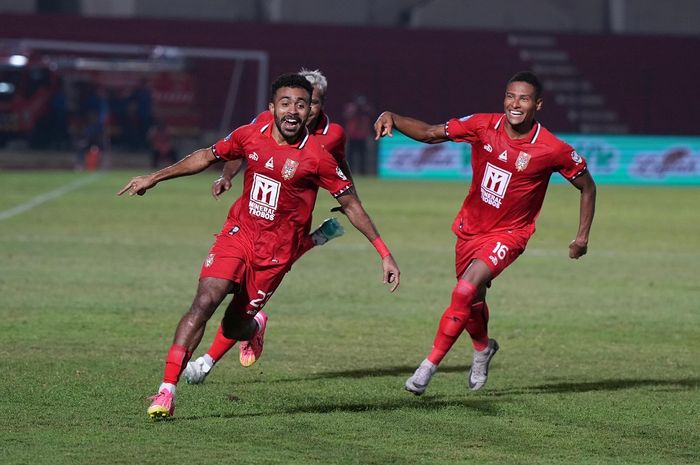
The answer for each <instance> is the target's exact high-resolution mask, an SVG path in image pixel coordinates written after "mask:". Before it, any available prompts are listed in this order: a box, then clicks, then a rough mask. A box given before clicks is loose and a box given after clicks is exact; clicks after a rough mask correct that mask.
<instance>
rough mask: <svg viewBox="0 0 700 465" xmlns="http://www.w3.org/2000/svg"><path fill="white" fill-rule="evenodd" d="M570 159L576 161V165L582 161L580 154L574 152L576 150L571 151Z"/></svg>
mask: <svg viewBox="0 0 700 465" xmlns="http://www.w3.org/2000/svg"><path fill="white" fill-rule="evenodd" d="M571 159H572V160H573V161H574V163H576V164H577V165H578V164H579V163H581V162H582V161H583V158H581V155H579V154H578V153H576V150H574V151H573V152H571Z"/></svg>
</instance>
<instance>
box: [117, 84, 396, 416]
mask: <svg viewBox="0 0 700 465" xmlns="http://www.w3.org/2000/svg"><path fill="white" fill-rule="evenodd" d="M312 92H313V87H312V86H311V84H310V83H309V81H307V80H306V78H305V77H303V76H300V75H298V74H286V75H283V76H280V77H279V78H278V79H277V80H275V81H274V82H273V83H272V86H271V89H270V99H271V100H270V103H269V105H268V107H269V110H270V112H272V114H273V115H274V118H273V121H271V122H260V123H253V124H249V125H245V126H241V127H239V128H238V129H236V130H235V131H233V132H232V133H231V134H229V135H228V136H227V137H226V138H224V139H221V140H219V141H218V142H217V143H215V144H214V145H213V146H211V147H208V148H205V149H200V150H197V151H195V152H193V153H191V154H190V155H188V156H187V157H185V158H184V159H183V160H181V161H179V162H177V163H175V164H174V165H171V166H169V167H167V168H164V169H162V170H160V171H157V172H155V173H152V174H150V175H146V176H139V177H136V178H133V179H132V180H131V181H129V182H128V183H127V184H126V185H125V186H124V187H123V188H122V189H121V191H119V195H121V194H124V193H126V192H128V193H129V194H130V195H132V196H133V195H135V194H139V195H142V194H144V193H145V192H146V190H148V189H150V188H152V187H154V186H155V185H156V184H157V183H158V182H160V181H164V180H166V179H171V178H176V177H179V176H186V175H191V174H195V173H199V172H200V171H202V170H204V169H206V168H207V167H209V166H210V165H212V164H213V163H215V162H216V161H217V160H219V159H221V160H235V159H239V158H246V159H247V168H246V171H245V174H244V181H243V194H242V195H241V196H240V197H239V198H238V200H236V202H235V203H234V204H233V205H232V206H231V209H230V210H229V213H228V217H227V219H226V222H225V223H224V226H223V228H222V230H221V232H220V233H219V234H218V235H217V237H216V241H215V242H214V245H213V246H212V248H211V250H210V251H209V254H208V255H207V257H206V259H205V261H204V264H203V265H202V268H201V271H200V275H199V286H198V288H197V294H196V296H195V298H194V302H193V303H192V305H191V306H190V309H189V310H188V311H187V312H185V314H184V315H183V316H182V318H181V319H180V322H179V324H178V326H177V329H176V331H175V338H174V340H173V344H172V346H171V347H170V350H169V351H168V355H167V358H166V361H165V371H164V375H163V382H162V383H161V385H160V387H159V389H158V393H157V394H156V395H155V396H153V398H152V400H153V401H152V403H151V405H150V407H149V408H148V410H147V413H148V415H149V416H150V417H152V418H160V417H169V416H172V415H173V411H174V409H175V386H176V385H177V383H178V381H179V379H180V375H181V374H182V371H183V369H184V368H185V366H186V365H187V362H188V360H189V359H190V357H191V356H192V352H193V351H194V350H195V349H196V348H197V345H199V342H200V341H201V339H202V335H203V334H204V330H205V326H206V323H207V321H208V320H209V319H210V318H211V316H212V315H213V314H214V311H215V310H216V309H217V307H218V306H219V304H220V303H221V302H222V301H223V300H224V298H225V297H226V296H227V294H233V299H232V300H231V302H230V304H229V305H228V307H227V308H226V312H225V314H224V316H223V319H222V321H221V330H222V332H223V335H224V336H225V337H227V338H229V339H236V340H239V341H249V344H251V345H252V346H253V351H255V352H256V353H257V355H258V356H259V354H260V352H261V351H262V346H263V335H264V333H265V325H266V322H267V317H266V316H265V314H264V313H263V312H262V309H263V307H264V306H265V304H266V303H267V301H268V300H269V299H270V297H271V296H272V294H273V293H274V292H275V290H276V289H277V287H278V286H279V285H280V283H281V282H282V279H283V278H284V276H285V274H286V273H287V271H289V269H290V268H291V266H292V264H293V263H294V260H295V258H297V257H299V250H298V249H299V248H300V247H301V246H302V244H303V242H304V239H305V238H306V237H307V236H308V234H309V230H310V228H311V214H312V212H313V209H314V205H315V203H316V195H317V193H318V188H319V187H322V188H324V189H325V190H327V191H329V192H330V193H331V195H333V196H334V197H335V198H336V200H337V201H338V203H339V204H340V206H341V207H342V208H343V211H344V212H345V214H346V216H347V218H348V220H349V221H350V223H352V225H353V226H354V227H355V228H357V229H358V230H359V231H360V232H361V233H362V234H364V235H365V236H366V237H367V239H368V240H369V241H370V242H372V244H373V245H374V247H375V248H376V249H377V252H379V255H380V256H381V264H382V275H383V280H384V283H389V284H390V285H391V288H390V289H391V291H394V290H395V289H396V288H397V287H398V285H399V268H398V266H397V264H396V262H395V261H394V258H393V257H392V255H391V253H390V252H389V249H388V248H387V246H386V244H384V242H383V241H382V239H381V238H380V237H379V233H378V232H377V229H376V228H375V226H374V224H373V223H372V220H371V219H370V217H369V215H368V214H367V212H366V211H365V210H364V208H363V207H362V204H361V203H360V202H359V200H358V199H357V197H356V196H355V194H354V191H353V189H352V183H351V182H350V180H348V178H347V177H346V176H345V175H344V174H343V172H342V171H341V170H340V168H339V167H338V164H337V162H336V161H335V159H334V158H333V157H332V156H331V155H330V154H329V153H328V152H326V151H325V149H324V148H323V147H322V146H321V144H320V143H319V142H318V141H317V140H316V139H314V138H313V137H310V136H309V131H308V130H307V128H306V123H307V119H308V117H309V109H310V105H311V94H312Z"/></svg>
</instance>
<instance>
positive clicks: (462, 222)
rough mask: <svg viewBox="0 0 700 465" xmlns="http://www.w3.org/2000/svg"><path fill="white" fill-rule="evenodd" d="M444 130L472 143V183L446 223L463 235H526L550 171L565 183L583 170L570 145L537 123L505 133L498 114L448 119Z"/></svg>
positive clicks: (583, 163) (531, 229)
mask: <svg viewBox="0 0 700 465" xmlns="http://www.w3.org/2000/svg"><path fill="white" fill-rule="evenodd" d="M445 132H446V133H447V136H448V137H449V138H450V139H451V140H453V141H455V142H468V143H470V144H471V146H472V171H473V177H472V182H471V186H470V188H469V193H468V194H467V197H466V198H465V199H464V202H463V203H462V208H461V209H460V211H459V213H458V214H457V218H456V219H455V222H454V224H453V227H452V230H453V231H454V233H455V234H457V235H458V236H460V237H463V238H466V237H468V236H470V235H473V234H484V233H493V232H500V231H509V230H522V231H524V232H526V233H527V234H528V235H532V234H533V233H534V232H535V220H536V219H537V215H538V214H539V212H540V209H541V208H542V202H543V201H544V197H545V194H546V192H547V185H548V184H549V178H550V176H551V175H552V173H554V172H559V173H560V174H561V175H562V176H564V178H566V179H568V180H569V181H571V180H573V179H575V178H576V177H578V176H579V175H581V174H582V173H584V172H585V171H586V161H585V160H584V159H583V158H582V157H581V156H579V155H578V154H577V153H576V151H575V150H574V149H573V147H571V146H570V145H569V144H566V143H564V142H562V141H561V140H559V139H557V138H556V137H555V136H554V135H553V134H552V133H551V132H549V131H548V130H547V129H545V128H544V127H542V125H541V124H540V123H537V122H536V123H535V124H534V127H533V128H532V131H530V134H528V135H527V136H526V137H523V138H521V139H511V138H510V136H508V134H507V133H506V130H505V114H502V113H501V114H497V113H494V114H474V115H471V116H466V117H464V118H460V119H456V118H455V119H451V120H449V121H448V122H447V123H445Z"/></svg>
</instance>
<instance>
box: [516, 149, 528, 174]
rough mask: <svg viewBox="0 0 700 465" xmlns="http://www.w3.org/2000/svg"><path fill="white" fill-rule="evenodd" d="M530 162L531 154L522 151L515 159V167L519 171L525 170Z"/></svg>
mask: <svg viewBox="0 0 700 465" xmlns="http://www.w3.org/2000/svg"><path fill="white" fill-rule="evenodd" d="M528 163H530V154H529V153H525V152H520V153H519V154H518V158H517V160H515V169H516V170H518V171H525V168H527V164H528Z"/></svg>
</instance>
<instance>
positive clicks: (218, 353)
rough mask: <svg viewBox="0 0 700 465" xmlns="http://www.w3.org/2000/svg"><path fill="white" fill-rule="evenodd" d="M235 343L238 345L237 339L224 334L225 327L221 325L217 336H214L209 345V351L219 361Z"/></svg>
mask: <svg viewBox="0 0 700 465" xmlns="http://www.w3.org/2000/svg"><path fill="white" fill-rule="evenodd" d="M234 345H236V340H235V339H229V338H227V337H226V336H224V329H223V328H222V327H221V325H219V329H218V330H216V336H214V341H212V343H211V345H210V346H209V350H207V353H208V354H209V356H210V357H211V358H213V359H214V361H215V362H218V361H219V360H221V357H223V356H224V355H226V352H228V351H229V350H230V349H231V347H233V346H234Z"/></svg>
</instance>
